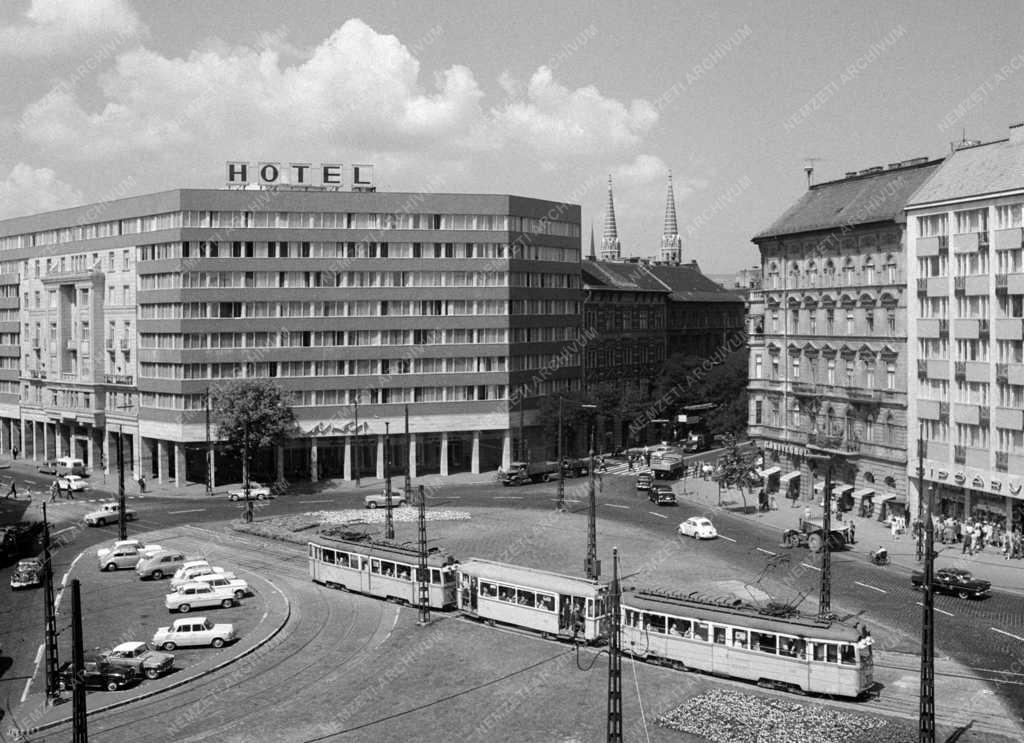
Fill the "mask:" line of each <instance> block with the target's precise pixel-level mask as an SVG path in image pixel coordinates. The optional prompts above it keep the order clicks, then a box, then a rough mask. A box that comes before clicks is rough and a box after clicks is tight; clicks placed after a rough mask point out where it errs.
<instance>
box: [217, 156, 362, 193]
mask: <svg viewBox="0 0 1024 743" xmlns="http://www.w3.org/2000/svg"><path fill="white" fill-rule="evenodd" d="M346 175H348V183H347V184H346V181H345V176H346ZM227 177H228V186H248V185H252V184H256V185H260V186H300V187H301V186H314V187H315V186H320V187H324V188H342V187H344V186H345V185H351V186H352V188H353V189H363V188H372V187H373V185H374V184H373V166H372V165H350V166H349V167H348V169H347V170H346V168H345V167H344V166H343V165H342V164H341V163H320V164H319V165H316V166H314V165H313V164H312V163H287V164H283V163H279V162H257V163H249V162H241V161H234V160H229V161H228V162H227Z"/></svg>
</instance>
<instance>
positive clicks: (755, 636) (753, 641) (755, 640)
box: [750, 632, 778, 655]
mask: <svg viewBox="0 0 1024 743" xmlns="http://www.w3.org/2000/svg"><path fill="white" fill-rule="evenodd" d="M777 640H778V638H777V637H776V636H775V635H767V634H765V633H764V632H751V633H750V647H752V648H757V649H758V650H760V651H761V652H762V653H771V654H772V655H774V654H775V647H776V644H777Z"/></svg>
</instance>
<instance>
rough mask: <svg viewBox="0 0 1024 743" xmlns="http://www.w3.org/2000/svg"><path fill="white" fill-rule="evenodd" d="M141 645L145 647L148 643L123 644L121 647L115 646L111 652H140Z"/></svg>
mask: <svg viewBox="0 0 1024 743" xmlns="http://www.w3.org/2000/svg"><path fill="white" fill-rule="evenodd" d="M140 645H141V646H144V647H145V646H146V643H144V642H122V643H121V644H120V645H115V646H114V647H113V648H112V649H111V652H114V651H128V650H138V648H139V646H140Z"/></svg>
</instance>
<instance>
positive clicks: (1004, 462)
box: [996, 451, 1010, 472]
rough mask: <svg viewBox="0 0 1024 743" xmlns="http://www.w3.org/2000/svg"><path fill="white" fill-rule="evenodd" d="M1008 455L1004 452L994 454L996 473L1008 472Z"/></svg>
mask: <svg viewBox="0 0 1024 743" xmlns="http://www.w3.org/2000/svg"><path fill="white" fill-rule="evenodd" d="M1009 470H1010V455H1009V453H1008V452H1005V451H997V452H996V472H1009Z"/></svg>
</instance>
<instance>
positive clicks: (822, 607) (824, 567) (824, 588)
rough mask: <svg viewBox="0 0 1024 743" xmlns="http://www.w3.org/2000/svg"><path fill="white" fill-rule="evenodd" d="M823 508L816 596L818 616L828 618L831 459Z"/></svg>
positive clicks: (826, 464) (830, 556)
mask: <svg viewBox="0 0 1024 743" xmlns="http://www.w3.org/2000/svg"><path fill="white" fill-rule="evenodd" d="M824 496H825V499H824V502H825V509H824V513H822V516H821V531H822V538H823V539H822V547H821V549H822V552H821V594H820V596H819V598H818V618H819V619H828V617H829V615H830V614H831V613H832V546H831V541H832V540H831V536H832V459H831V458H829V459H828V461H827V462H826V463H825V492H824Z"/></svg>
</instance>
